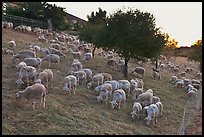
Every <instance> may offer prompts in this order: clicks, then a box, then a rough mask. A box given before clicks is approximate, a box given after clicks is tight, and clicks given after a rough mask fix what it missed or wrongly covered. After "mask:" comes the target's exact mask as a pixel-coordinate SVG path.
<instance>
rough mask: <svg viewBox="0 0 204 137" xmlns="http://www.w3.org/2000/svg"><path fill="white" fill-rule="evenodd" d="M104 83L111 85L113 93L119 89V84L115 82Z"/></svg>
mask: <svg viewBox="0 0 204 137" xmlns="http://www.w3.org/2000/svg"><path fill="white" fill-rule="evenodd" d="M104 83H109V84H111V85H112V90H113V92H115V91H116V90H117V89H119V83H118V81H117V80H110V81H105V82H104Z"/></svg>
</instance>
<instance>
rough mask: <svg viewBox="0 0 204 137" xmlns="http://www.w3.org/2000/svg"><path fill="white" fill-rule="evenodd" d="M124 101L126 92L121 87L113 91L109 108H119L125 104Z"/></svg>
mask: <svg viewBox="0 0 204 137" xmlns="http://www.w3.org/2000/svg"><path fill="white" fill-rule="evenodd" d="M125 102H126V94H125V91H124V90H122V89H118V90H116V91H115V92H114V94H113V98H112V101H111V102H110V104H111V108H115V107H116V106H117V107H118V109H120V107H121V105H122V104H123V105H124V106H125Z"/></svg>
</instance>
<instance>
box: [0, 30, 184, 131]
mask: <svg viewBox="0 0 204 137" xmlns="http://www.w3.org/2000/svg"><path fill="white" fill-rule="evenodd" d="M10 38H14V39H15V40H16V43H17V47H16V49H15V50H14V51H15V52H17V51H19V50H21V49H23V48H24V47H25V45H26V43H36V44H37V43H39V41H38V40H37V37H36V36H34V35H25V34H23V33H19V32H15V31H8V30H4V29H3V36H2V39H3V40H2V45H3V47H6V43H7V42H8V41H9V39H10ZM42 45H43V47H47V46H48V44H47V43H42ZM72 60H73V57H72V56H71V55H67V56H66V57H65V58H62V60H61V62H60V66H59V67H57V65H55V64H51V69H52V70H53V72H54V81H55V82H54V83H53V89H52V90H49V93H48V94H47V97H46V108H45V109H43V108H41V107H40V106H39V105H38V106H37V107H36V109H35V110H33V109H32V104H31V102H29V101H27V100H25V99H22V100H21V101H20V102H18V103H17V102H15V101H14V97H15V93H16V92H18V91H19V90H22V88H21V89H20V88H19V87H17V85H16V84H15V81H16V80H17V78H16V77H15V73H16V70H15V65H16V64H17V63H12V62H11V56H10V55H3V56H2V134H4V135H5V134H14V135H20V134H23V135H30V134H35V135H50V134H62V135H65V134H66V135H67V134H69V135H71V134H79V135H87V134H91V135H94V134H102V135H105V134H116V135H121V134H123V135H129V134H134V135H160V134H170V135H171V134H176V132H177V130H178V127H179V125H180V121H181V118H182V115H183V108H184V105H185V102H186V94H185V92H183V91H182V90H175V89H173V87H172V85H170V84H169V83H168V80H169V78H170V74H168V75H164V76H163V77H162V80H160V81H158V80H153V78H152V77H151V75H150V74H151V71H150V70H151V68H152V67H150V68H149V69H148V68H146V70H147V74H146V75H145V77H144V79H143V80H144V83H145V89H148V88H152V89H153V91H154V94H155V95H156V96H159V97H160V99H161V101H162V103H163V104H164V111H163V116H162V117H160V118H159V119H158V125H157V126H156V127H153V126H152V125H150V126H146V125H145V124H144V123H143V119H142V118H141V119H139V120H138V121H133V120H132V119H131V116H130V113H131V110H132V101H131V100H130V98H128V101H127V103H126V107H122V108H121V109H120V110H117V109H111V107H110V104H108V105H107V106H106V105H105V104H103V103H97V102H96V98H95V97H96V96H97V93H95V92H94V91H93V90H89V89H87V88H86V86H85V85H80V86H78V87H77V92H76V94H75V95H73V94H71V95H70V94H65V93H64V92H63V89H62V87H63V85H62V81H63V79H64V77H65V76H66V75H67V71H68V70H69V68H70V65H71V63H72ZM82 63H83V66H84V68H90V69H92V70H93V72H94V74H96V73H98V72H108V73H110V74H112V76H113V79H116V80H119V79H124V77H123V75H122V74H121V73H119V72H117V71H115V70H112V69H111V68H109V67H107V66H105V63H106V60H105V59H104V58H102V57H99V56H97V55H95V57H94V58H93V59H92V60H90V61H89V62H87V61H82ZM47 66H48V64H47V63H43V64H42V67H41V68H42V69H41V70H43V69H45V68H47ZM131 66H136V65H135V64H131ZM130 70H131V69H130ZM133 77H134V76H133V75H131V74H129V80H130V79H131V78H133Z"/></svg>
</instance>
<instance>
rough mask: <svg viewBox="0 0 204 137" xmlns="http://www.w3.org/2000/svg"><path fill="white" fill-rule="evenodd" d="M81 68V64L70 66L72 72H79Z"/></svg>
mask: <svg viewBox="0 0 204 137" xmlns="http://www.w3.org/2000/svg"><path fill="white" fill-rule="evenodd" d="M82 68H83V65H82V63H81V62H79V61H78V62H74V63H72V65H71V70H73V71H79V70H81V69H82Z"/></svg>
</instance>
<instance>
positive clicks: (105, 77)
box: [101, 73, 112, 82]
mask: <svg viewBox="0 0 204 137" xmlns="http://www.w3.org/2000/svg"><path fill="white" fill-rule="evenodd" d="M101 74H102V75H103V76H104V79H103V81H104V82H105V81H110V80H112V75H111V74H109V73H101Z"/></svg>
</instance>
